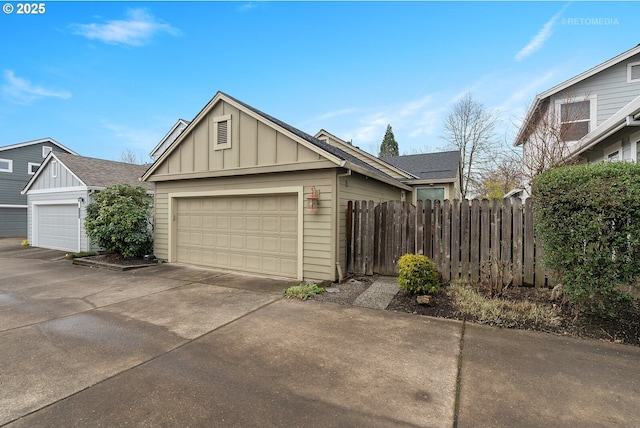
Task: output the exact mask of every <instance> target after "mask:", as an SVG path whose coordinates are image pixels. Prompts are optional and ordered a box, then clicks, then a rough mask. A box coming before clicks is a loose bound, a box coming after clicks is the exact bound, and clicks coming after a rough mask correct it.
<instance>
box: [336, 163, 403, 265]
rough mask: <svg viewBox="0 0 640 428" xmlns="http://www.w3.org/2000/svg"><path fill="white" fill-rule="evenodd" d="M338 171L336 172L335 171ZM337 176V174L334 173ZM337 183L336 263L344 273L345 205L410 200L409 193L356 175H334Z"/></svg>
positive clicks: (345, 245) (345, 260)
mask: <svg viewBox="0 0 640 428" xmlns="http://www.w3.org/2000/svg"><path fill="white" fill-rule="evenodd" d="M336 171H338V170H336ZM336 174H337V173H336ZM336 177H337V181H338V186H339V190H338V194H339V199H340V204H339V213H338V218H339V228H338V252H339V257H338V261H339V262H340V266H341V267H342V271H343V272H345V273H346V267H347V251H346V248H347V238H346V237H347V203H348V202H349V201H356V200H358V201H361V200H371V201H374V202H375V203H376V204H378V203H380V202H385V201H399V200H401V199H402V195H403V193H404V195H405V196H404V197H405V198H406V199H407V200H409V198H411V192H410V191H404V190H402V189H400V188H398V187H395V186H392V185H390V184H386V183H383V182H380V181H377V180H374V179H371V178H368V177H365V176H362V175H359V174H357V173H355V172H354V173H352V174H351V175H347V176H340V175H339V174H337V175H336Z"/></svg>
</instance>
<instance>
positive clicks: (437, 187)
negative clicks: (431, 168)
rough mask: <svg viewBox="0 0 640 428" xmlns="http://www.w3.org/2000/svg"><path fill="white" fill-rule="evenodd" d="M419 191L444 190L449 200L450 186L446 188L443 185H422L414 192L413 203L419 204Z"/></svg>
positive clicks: (445, 196)
mask: <svg viewBox="0 0 640 428" xmlns="http://www.w3.org/2000/svg"><path fill="white" fill-rule="evenodd" d="M419 189H442V190H444V198H445V199H449V186H445V185H443V184H426V185H425V184H422V185H419V186H416V187H415V191H414V192H413V203H414V204H416V203H418V190H419Z"/></svg>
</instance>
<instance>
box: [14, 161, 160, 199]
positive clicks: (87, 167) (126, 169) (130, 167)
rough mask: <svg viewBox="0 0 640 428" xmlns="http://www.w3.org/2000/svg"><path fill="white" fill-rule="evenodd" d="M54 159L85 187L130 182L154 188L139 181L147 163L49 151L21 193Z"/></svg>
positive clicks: (24, 191)
mask: <svg viewBox="0 0 640 428" xmlns="http://www.w3.org/2000/svg"><path fill="white" fill-rule="evenodd" d="M54 159H55V160H57V161H58V162H60V163H62V164H63V165H64V166H65V167H66V168H67V169H68V170H69V171H71V173H73V174H74V175H75V176H76V177H77V178H78V180H80V181H81V182H82V183H83V184H84V185H85V186H87V187H93V188H104V187H109V186H113V185H114V184H130V185H132V186H141V187H144V188H145V189H147V190H153V189H154V186H153V183H150V182H143V181H140V177H141V176H142V174H144V172H145V171H146V169H147V167H148V165H136V164H131V163H126V162H116V161H110V160H105V159H96V158H88V157H85V156H77V155H71V154H68V153H55V152H51V153H49V155H48V156H47V158H46V159H45V160H44V162H42V165H41V166H40V167H39V168H38V170H37V171H36V173H35V174H34V176H33V177H31V180H29V182H28V183H27V185H26V186H25V188H24V189H23V190H22V193H26V192H27V191H28V190H29V189H30V188H31V185H32V184H33V183H35V181H36V180H37V179H38V177H39V176H40V173H41V172H42V171H44V169H45V166H46V165H47V164H48V163H49V162H51V161H52V160H54Z"/></svg>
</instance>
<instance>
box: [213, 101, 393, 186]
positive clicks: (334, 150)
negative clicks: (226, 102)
mask: <svg viewBox="0 0 640 428" xmlns="http://www.w3.org/2000/svg"><path fill="white" fill-rule="evenodd" d="M221 93H222V94H224V95H225V96H226V97H228V98H230V99H232V100H234V101H235V102H237V103H238V104H240V105H242V106H244V107H246V108H247V109H249V110H251V111H253V112H254V113H256V114H259V115H260V116H262V117H263V118H265V119H267V120H269V121H270V122H273V123H274V124H276V125H278V126H280V127H282V128H284V129H286V130H287V131H289V132H291V133H292V134H294V135H296V136H298V137H300V138H302V139H304V140H305V141H308V142H309V143H311V144H313V145H314V146H316V147H319V148H321V149H322V150H324V151H325V152H328V153H330V154H332V155H334V156H336V157H337V158H339V159H341V160H345V161H348V162H351V163H352V164H354V165H357V166H360V167H363V168H366V169H368V170H370V171H373V172H375V173H376V174H379V175H381V176H384V177H387V178H393V177H391V176H390V175H388V174H386V173H384V172H382V171H380V170H379V169H377V168H375V167H373V166H372V165H370V164H368V163H367V162H364V161H363V160H361V159H359V158H357V157H355V156H353V155H352V154H350V153H347V152H345V151H344V150H341V149H340V148H338V147H334V146H332V145H331V144H327V143H325V142H324V141H322V140H319V139H317V138H315V137H312V136H311V135H309V134H307V133H306V132H303V131H301V130H299V129H298V128H294V127H293V126H291V125H289V124H287V123H285V122H282V121H281V120H278V119H276V118H275V117H273V116H270V115H268V114H266V113H264V112H262V111H260V110H258V109H256V108H254V107H251V106H250V105H248V104H246V103H243V102H242V101H240V100H238V99H236V98H234V97H232V96H230V95H228V94H225V93H224V92H221ZM384 160H386V159H384Z"/></svg>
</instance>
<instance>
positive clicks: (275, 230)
mask: <svg viewBox="0 0 640 428" xmlns="http://www.w3.org/2000/svg"><path fill="white" fill-rule="evenodd" d="M297 198H298V196H297V195H260V196H242V197H205V198H177V200H176V214H177V219H176V220H177V242H176V260H177V261H178V262H183V263H190V264H196V265H204V266H212V267H219V268H224V269H233V270H241V271H246V272H256V273H262V274H268V275H277V276H284V277H290V278H296V277H297V267H298V203H297Z"/></svg>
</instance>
